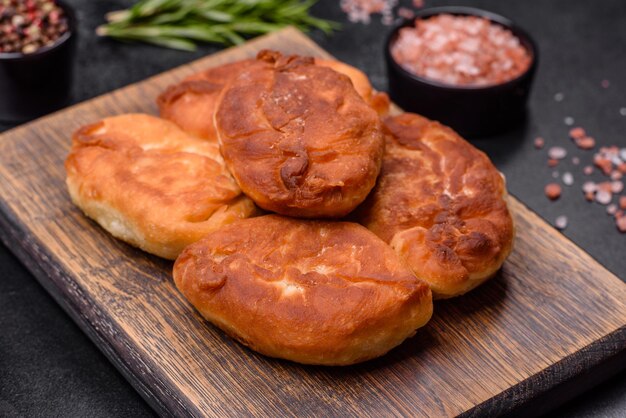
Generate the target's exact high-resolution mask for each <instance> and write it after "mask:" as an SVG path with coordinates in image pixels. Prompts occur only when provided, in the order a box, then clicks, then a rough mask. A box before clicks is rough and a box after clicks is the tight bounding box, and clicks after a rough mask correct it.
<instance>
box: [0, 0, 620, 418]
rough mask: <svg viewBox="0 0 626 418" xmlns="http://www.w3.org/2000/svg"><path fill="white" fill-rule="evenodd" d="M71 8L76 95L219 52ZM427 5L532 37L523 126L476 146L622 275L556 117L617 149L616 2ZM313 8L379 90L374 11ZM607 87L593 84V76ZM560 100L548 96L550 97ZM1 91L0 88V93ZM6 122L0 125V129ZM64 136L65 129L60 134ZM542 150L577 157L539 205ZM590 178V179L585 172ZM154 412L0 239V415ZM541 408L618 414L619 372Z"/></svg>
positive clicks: (464, 0) (335, 48)
mask: <svg viewBox="0 0 626 418" xmlns="http://www.w3.org/2000/svg"><path fill="white" fill-rule="evenodd" d="M66 2H67V3H69V4H71V5H72V6H74V7H75V8H76V10H77V12H78V18H79V22H80V27H79V35H80V42H79V52H78V55H77V60H76V79H75V84H74V87H75V88H74V99H73V101H74V102H80V101H83V100H86V99H89V98H91V97H95V96H98V95H100V94H103V93H106V92H108V91H110V90H112V89H115V88H118V87H122V86H125V85H127V84H130V83H134V82H136V81H139V80H142V79H144V78H146V77H148V76H151V75H154V74H157V73H159V72H162V71H164V70H167V69H170V68H172V67H176V66H178V65H181V64H184V63H186V62H189V61H192V60H194V59H196V58H198V57H200V56H204V55H206V54H209V53H211V52H214V51H216V50H218V49H219V48H216V47H213V46H203V47H202V48H200V49H199V50H198V51H197V52H195V53H185V52H178V51H170V50H165V49H159V48H155V47H150V46H145V45H131V44H125V43H120V42H115V41H110V40H104V39H97V38H96V36H95V35H94V33H93V31H94V29H95V27H96V26H97V25H98V24H100V23H101V22H102V20H103V15H104V14H105V13H106V12H108V11H111V10H116V9H120V8H124V7H127V6H128V5H129V4H131V3H132V1H121V0H118V1H105V0H66ZM426 4H427V6H437V5H448V4H455V5H469V6H475V7H482V8H484V9H488V10H491V11H494V12H496V13H500V14H503V15H505V16H507V17H510V18H512V19H513V20H514V21H516V22H517V23H519V24H520V25H521V26H522V27H524V28H526V29H527V30H528V31H529V32H530V33H531V34H532V35H533V36H534V37H535V38H536V40H537V42H538V44H539V49H540V54H541V59H540V65H539V71H538V73H537V77H536V83H535V87H534V91H533V94H532V97H531V101H530V112H529V118H528V121H527V123H526V124H525V126H524V127H522V128H519V129H516V130H515V131H513V132H510V133H508V134H504V135H501V136H499V137H496V138H491V139H483V140H480V141H475V144H476V145H478V146H479V147H481V148H482V149H484V150H485V151H486V152H487V153H488V154H489V155H490V156H491V157H492V159H493V160H494V162H495V163H496V165H497V166H498V167H499V168H500V169H501V170H502V171H503V172H504V173H505V174H506V176H507V181H508V185H509V191H510V192H511V193H512V194H513V195H515V196H517V197H518V198H519V199H520V200H521V201H523V202H524V203H525V204H527V205H528V206H529V207H530V208H532V209H533V210H535V211H536V212H537V213H539V214H540V215H541V216H542V217H544V218H545V219H547V220H548V221H549V222H553V221H554V218H555V217H556V216H558V215H561V214H564V215H567V216H568V218H569V220H570V225H569V227H568V228H567V229H566V230H565V231H564V233H565V235H566V236H567V237H568V238H570V239H572V240H573V241H574V242H576V243H577V244H578V245H580V246H581V247H582V248H584V249H585V250H586V251H588V252H589V253H590V254H591V255H592V256H593V257H595V258H596V259H597V260H598V261H600V262H601V263H602V264H604V265H605V266H606V267H607V268H608V269H609V270H611V271H612V272H614V273H615V274H616V275H617V276H619V277H620V278H621V279H622V280H626V234H619V233H618V232H617V230H616V229H615V225H614V224H613V223H612V221H611V219H610V218H609V217H608V216H606V215H605V214H604V208H602V207H599V205H597V204H589V203H587V202H585V201H584V199H583V198H582V193H581V192H580V185H581V184H582V177H583V176H582V173H581V171H580V170H581V168H582V166H583V165H585V164H586V163H590V162H591V156H592V153H590V152H582V151H579V150H577V149H575V147H573V146H572V144H571V142H570V141H569V140H568V139H567V132H568V129H569V128H568V127H567V126H565V124H564V123H563V119H564V118H565V117H566V116H570V117H573V118H574V119H575V121H576V124H577V125H579V124H580V125H582V126H583V127H585V128H586V129H587V130H588V132H589V133H590V134H592V135H593V136H594V137H595V138H596V140H597V141H598V144H599V145H611V144H616V145H619V146H621V147H626V117H624V116H621V115H620V113H619V110H620V108H622V107H626V2H624V1H622V0H604V1H601V2H588V1H582V0H576V1H572V0H570V1H568V0H550V1H539V0H531V1H529V0H515V1H506V2H503V1H498V0H456V1H435V0H430V1H429V0H427V1H426ZM314 11H315V14H316V15H318V16H321V17H328V18H332V19H335V20H341V21H343V22H344V26H343V30H342V31H341V32H339V33H336V34H335V35H334V36H332V37H325V36H324V35H322V34H320V33H313V34H312V36H313V38H314V39H315V40H316V41H317V42H318V43H320V44H321V45H322V46H323V47H324V48H326V49H327V50H329V51H330V52H331V53H333V54H334V55H336V56H337V57H338V58H340V59H342V60H344V61H346V62H348V63H350V64H353V65H355V66H357V67H359V68H361V69H363V70H364V71H365V72H366V73H367V74H368V75H369V76H370V78H371V80H372V82H373V83H374V85H375V86H376V87H377V88H379V89H383V90H384V89H385V87H386V79H385V69H384V61H383V58H382V43H383V40H384V38H385V36H386V34H387V32H388V31H389V30H390V28H389V27H385V26H382V25H381V24H380V23H379V22H380V19H379V18H377V17H374V19H373V22H372V23H371V24H370V25H369V26H364V25H361V24H350V23H347V22H345V17H344V16H343V14H342V13H341V11H340V9H339V0H328V1H320V3H319V4H318V5H316V6H315V9H314ZM605 79H606V80H609V81H610V87H609V88H607V89H605V88H602V87H601V81H602V80H605ZM559 92H561V93H563V94H564V100H563V101H561V102H556V101H555V100H554V99H553V97H554V95H555V94H556V93H559ZM0 94H1V92H0ZM8 128H10V126H7V125H0V131H1V130H5V129H8ZM68 134H69V133H68ZM538 135H540V136H543V137H544V138H545V139H546V142H547V144H548V145H556V144H559V145H563V146H564V147H566V148H567V149H568V151H569V152H570V157H571V156H574V155H576V156H579V157H580V158H581V160H582V162H581V166H580V167H575V166H573V165H572V163H571V160H569V158H568V160H567V161H566V162H565V163H562V164H561V165H562V166H561V167H559V168H557V170H558V171H560V172H561V173H562V172H564V171H566V170H568V171H571V172H572V173H573V174H574V176H575V181H576V183H575V185H574V186H572V187H570V188H568V187H564V194H563V197H562V198H561V199H560V200H559V201H557V202H555V203H551V202H549V201H548V200H547V199H546V198H545V197H544V195H543V192H542V190H543V187H544V185H545V184H546V183H547V182H549V181H550V180H551V173H552V171H553V170H552V169H549V168H548V167H547V166H546V163H545V162H546V159H545V150H544V152H540V151H536V150H535V149H534V148H533V145H532V139H533V138H534V137H535V136H538ZM594 178H596V179H599V178H600V177H594ZM150 415H153V412H152V411H151V409H150V408H149V406H148V405H147V404H146V403H145V402H144V401H143V400H142V399H141V398H140V397H139V396H138V395H137V394H136V393H135V391H134V390H133V388H132V387H131V386H130V385H129V384H128V383H127V382H126V381H125V380H124V378H123V377H122V376H121V375H120V374H119V373H118V372H117V371H116V370H115V369H114V367H113V366H112V365H111V364H110V363H109V362H108V361H107V360H106V358H105V357H104V356H103V355H102V354H101V353H100V352H99V351H98V349H97V347H96V346H95V345H93V344H92V343H91V342H90V341H89V340H88V338H87V337H86V336H85V335H84V334H83V333H82V332H81V331H80V329H79V328H78V327H77V326H76V325H75V324H74V323H73V322H72V321H71V319H70V318H69V317H68V316H67V315H66V314H65V313H64V312H63V311H62V310H61V309H60V308H59V307H58V306H57V305H56V303H55V302H54V301H53V300H52V298H51V297H50V296H49V295H48V294H47V293H46V292H45V291H44V290H43V288H42V287H41V286H40V285H39V284H38V283H37V282H36V281H35V279H34V278H33V276H32V275H31V274H30V273H29V272H28V271H27V270H26V269H25V268H24V267H23V266H22V265H21V264H20V263H19V261H18V260H17V259H16V258H15V257H14V256H13V255H12V254H11V253H10V250H9V249H7V248H6V247H5V246H4V245H0V417H5V416H7V417H13V416H26V417H48V416H59V417H67V416H70V417H74V416H76V417H86V416H89V417H118V416H123V417H126V416H127V417H141V416H150ZM550 415H556V416H563V417H591V416H594V417H596V416H600V417H623V416H626V375H625V374H624V373H621V374H620V375H618V376H617V377H615V378H613V379H611V380H609V381H607V382H605V383H603V384H601V385H600V386H598V387H596V388H595V389H593V390H591V391H589V392H587V393H585V394H583V395H581V396H579V397H577V398H576V399H574V400H573V401H571V402H569V403H567V404H565V405H563V406H562V407H561V408H559V409H558V410H556V411H554V412H553V413H551V414H550Z"/></svg>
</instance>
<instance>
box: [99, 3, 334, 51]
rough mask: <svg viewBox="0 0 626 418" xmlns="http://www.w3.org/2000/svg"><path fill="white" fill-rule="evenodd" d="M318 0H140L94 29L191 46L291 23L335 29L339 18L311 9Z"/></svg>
mask: <svg viewBox="0 0 626 418" xmlns="http://www.w3.org/2000/svg"><path fill="white" fill-rule="evenodd" d="M316 1H317V0H304V1H302V0H141V1H139V2H137V3H136V4H135V5H134V6H132V7H131V8H129V9H127V10H119V11H115V12H111V13H108V14H107V15H106V20H107V23H106V24H104V25H101V26H99V27H98V28H97V29H96V33H97V34H98V35H100V36H109V37H112V38H116V39H121V40H130V41H140V42H148V43H151V44H154V45H159V46H164V47H167V48H174V49H181V50H185V51H193V50H195V48H196V43H197V42H211V43H218V44H224V45H232V44H240V43H242V42H244V41H245V37H252V36H256V35H261V34H264V33H268V32H272V31H274V30H277V29H280V28H283V27H285V26H288V25H293V26H296V27H297V28H299V29H301V30H303V31H308V30H309V29H311V28H317V29H320V30H322V31H324V32H325V33H327V34H329V33H332V31H333V30H336V29H338V28H339V24H338V23H336V22H332V21H328V20H323V19H318V18H316V17H313V16H311V15H310V14H309V10H310V8H311V6H313V5H314V4H315V2H316Z"/></svg>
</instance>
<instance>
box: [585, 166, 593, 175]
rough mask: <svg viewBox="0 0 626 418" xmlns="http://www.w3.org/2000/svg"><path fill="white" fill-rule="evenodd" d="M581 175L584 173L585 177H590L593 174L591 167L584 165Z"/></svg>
mask: <svg viewBox="0 0 626 418" xmlns="http://www.w3.org/2000/svg"><path fill="white" fill-rule="evenodd" d="M583 173H585V175H586V176H589V175H591V173H593V167H592V166H590V165H586V166H585V168H583Z"/></svg>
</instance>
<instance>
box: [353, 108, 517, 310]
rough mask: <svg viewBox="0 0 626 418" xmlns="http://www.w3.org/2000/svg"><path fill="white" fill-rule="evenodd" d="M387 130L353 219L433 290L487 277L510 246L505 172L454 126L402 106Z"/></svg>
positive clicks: (463, 287) (464, 286) (455, 290)
mask: <svg viewBox="0 0 626 418" xmlns="http://www.w3.org/2000/svg"><path fill="white" fill-rule="evenodd" d="M385 126H386V128H387V131H388V135H387V144H386V150H385V156H384V159H383V168H382V170H381V174H380V177H379V180H378V184H377V186H376V188H375V189H374V191H373V192H372V193H371V195H370V196H369V197H368V199H367V200H366V201H365V203H364V204H363V205H362V206H361V207H359V209H358V210H357V211H356V212H355V219H356V220H358V221H359V222H360V223H362V224H363V225H365V226H366V227H367V228H369V229H370V230H371V231H373V232H374V233H375V234H376V235H378V236H379V237H380V238H382V239H383V240H384V241H385V242H388V243H389V244H390V245H391V246H392V247H393V248H394V249H395V250H396V252H397V253H398V254H400V255H401V256H402V257H403V258H404V259H405V260H406V261H407V263H408V265H409V266H410V267H411V269H412V270H413V272H414V273H415V274H416V275H417V277H419V278H421V279H422V280H424V281H426V282H427V283H429V284H430V286H431V288H432V290H433V295H434V296H435V298H447V297H452V296H457V295H460V294H463V293H465V292H467V291H469V290H471V289H473V288H474V287H476V286H478V285H479V284H481V283H482V282H483V281H485V280H486V279H488V278H490V277H492V276H493V275H494V274H495V273H496V271H497V270H498V269H499V268H500V266H501V265H502V263H503V262H504V260H505V258H506V257H507V256H508V254H509V253H510V251H511V248H512V244H513V235H514V229H513V221H512V219H511V215H510V214H509V211H508V209H507V205H506V201H505V195H506V187H505V183H504V180H503V178H502V175H501V174H500V173H499V172H498V170H497V169H496V168H495V167H494V166H493V164H492V163H491V161H490V160H489V158H488V157H487V156H486V155H485V154H484V153H483V152H481V151H479V150H477V149H476V148H474V147H473V146H472V145H470V144H469V143H468V142H466V141H465V140H463V139H462V138H461V137H460V136H459V135H457V134H456V133H455V132H454V131H453V130H452V129H450V128H448V127H446V126H443V125H441V124H439V123H438V122H434V121H431V120H428V119H426V118H424V117H421V116H419V115H415V114H410V113H405V114H402V115H400V116H396V117H390V118H388V119H386V120H385Z"/></svg>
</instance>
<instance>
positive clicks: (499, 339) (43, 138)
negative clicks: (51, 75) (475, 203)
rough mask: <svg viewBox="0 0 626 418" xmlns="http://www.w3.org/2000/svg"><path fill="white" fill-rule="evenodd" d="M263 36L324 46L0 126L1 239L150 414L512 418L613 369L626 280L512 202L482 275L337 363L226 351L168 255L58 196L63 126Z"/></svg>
mask: <svg viewBox="0 0 626 418" xmlns="http://www.w3.org/2000/svg"><path fill="white" fill-rule="evenodd" d="M263 48H273V49H278V50H281V51H283V52H285V53H297V54H304V55H317V56H328V54H327V53H325V52H324V51H323V50H322V49H320V48H319V47H318V46H317V45H315V44H314V43H313V42H312V41H311V40H310V39H308V38H307V37H305V36H304V35H303V34H301V33H300V32H298V31H297V30H295V29H286V30H284V31H282V32H278V33H275V34H272V35H269V36H266V37H263V38H258V39H256V40H254V41H251V42H249V43H247V44H245V45H243V46H240V47H237V48H233V49H229V50H226V51H224V52H221V53H218V54H215V55H212V56H209V57H206V58H204V59H201V60H199V61H197V62H194V63H192V64H190V65H186V66H183V67H180V68H177V69H175V70H172V71H169V72H167V73H164V74H161V75H159V76H157V77H153V78H151V79H148V80H146V81H143V82H141V83H137V84H134V85H132V86H129V87H126V88H123V89H120V90H116V91H114V92H112V93H109V94H107V95H105V96H102V97H99V98H96V99H93V100H90V101H88V102H85V103H82V104H79V105H77V106H74V107H72V108H69V109H66V110H64V111H61V112H59V113H56V114H53V115H51V116H48V117H45V118H43V119H40V120H37V121H35V122H33V123H30V124H28V125H26V126H22V127H19V128H17V129H14V130H12V131H10V132H7V133H5V134H4V135H2V136H1V137H0V225H1V226H2V228H1V232H0V235H1V236H2V239H3V241H4V242H5V243H6V245H7V246H8V247H9V248H11V249H12V250H13V251H14V252H15V253H16V254H17V255H18V256H19V257H20V259H21V260H22V261H23V262H24V263H25V264H26V265H27V266H28V268H29V269H30V270H31V271H32V272H33V273H34V275H35V276H36V277H37V278H38V280H39V281H40V282H41V283H42V285H43V286H44V287H45V288H46V289H47V290H48V291H49V292H50V293H51V294H52V295H53V296H54V297H55V299H56V300H57V301H58V302H59V303H60V304H61V305H62V306H63V307H64V308H65V309H66V310H67V312H69V313H70V315H71V316H72V317H73V318H74V320H76V322H77V323H78V324H79V325H80V326H81V327H82V329H83V330H84V331H85V332H86V333H87V334H88V335H89V336H90V337H91V338H92V339H93V341H94V342H95V343H96V344H97V345H98V346H99V347H100V349H101V350H102V351H103V352H104V353H105V354H106V355H107V356H108V357H109V359H110V360H111V361H112V362H113V363H114V364H115V365H116V366H117V367H118V368H119V369H120V370H121V371H122V373H123V374H124V375H125V376H126V377H127V378H128V380H130V382H131V383H132V384H133V385H134V386H135V388H136V389H137V390H138V391H139V392H140V393H141V394H142V395H143V396H144V398H145V399H146V400H147V401H148V402H149V403H150V404H151V405H152V406H153V407H154V408H155V409H156V410H157V411H158V412H159V413H161V414H163V415H177V416H184V415H190V416H203V415H211V416H226V415H237V416H239V415H244V414H250V415H267V416H278V415H296V414H297V415H306V416H328V415H342V416H344V415H359V416H362V415H367V416H398V415H404V416H442V415H444V416H450V415H457V414H465V415H468V416H470V415H495V414H503V413H510V414H525V415H528V414H535V413H539V412H541V411H544V410H545V408H547V407H549V406H552V405H554V404H555V403H558V402H560V401H563V400H564V399H566V398H567V396H573V395H575V394H576V393H578V392H579V391H580V390H581V389H583V388H585V387H586V386H588V385H589V384H591V383H593V382H595V381H597V380H599V379H601V378H604V377H606V376H607V375H608V374H609V373H610V372H611V371H613V372H615V371H617V370H619V368H623V367H624V359H625V356H624V353H625V352H626V350H625V347H626V332H625V330H626V328H625V325H626V285H625V284H624V283H622V282H621V281H620V280H619V279H618V278H617V277H615V276H614V275H613V274H611V273H610V272H608V271H607V270H606V269H605V268H603V267H602V266H601V265H600V264H598V263H597V262H596V261H595V260H593V259H592V258H591V257H590V256H589V255H588V254H586V253H585V252H584V251H582V250H581V249H580V248H578V247H577V246H576V245H574V244H573V243H572V242H570V241H568V240H567V239H566V238H565V237H563V235H561V234H560V233H558V232H557V231H555V230H554V229H553V228H552V227H550V226H549V225H548V224H546V222H544V221H543V220H541V219H540V218H539V217H538V216H537V215H536V214H534V213H533V212H531V211H530V210H529V209H527V208H526V207H525V206H524V205H523V204H521V203H520V202H519V201H517V200H516V199H515V198H510V207H511V210H512V212H513V214H514V218H515V222H516V225H517V239H516V242H515V250H514V251H513V253H512V254H511V256H510V258H509V259H508V260H507V262H506V263H505V265H504V267H503V269H502V271H501V273H500V274H499V275H498V276H497V277H496V278H495V279H494V280H492V281H490V282H488V283H487V284H485V285H484V286H482V287H481V288H479V289H477V290H476V291H474V292H471V293H470V294H468V295H466V296H463V297H460V298H457V299H453V300H449V301H441V302H437V303H436V305H435V315H434V317H433V320H432V321H431V322H430V323H429V324H428V325H427V326H426V327H425V328H423V329H421V330H420V331H419V332H418V333H417V335H416V336H415V337H414V338H411V339H409V340H408V341H406V342H405V343H404V344H402V345H401V346H400V347H398V348H397V349H395V350H393V351H392V352H391V353H389V354H388V355H386V356H384V357H383V358H380V359H377V360H374V361H370V362H368V363H365V364H362V365H357V366H352V367H343V368H325V367H310V366H301V365H298V364H294V363H290V362H286V361H279V360H274V359H270V358H265V357H263V356H260V355H257V354H256V353H254V352H252V351H250V350H248V349H246V348H244V347H242V346H241V345H239V344H237V343H236V342H234V341H232V340H231V339H229V338H228V337H226V336H225V335H224V334H223V333H222V332H221V331H219V330H217V329H216V328H214V327H213V326H211V325H210V324H208V323H207V322H205V321H204V320H202V318H201V317H200V316H199V315H198V314H197V313H196V312H195V311H194V310H193V309H192V307H191V306H190V305H189V304H188V303H187V302H186V301H185V300H184V299H183V298H182V296H181V295H180V294H179V293H178V292H177V290H176V289H175V287H174V284H173V282H172V278H171V268H172V263H171V262H166V261H163V260H160V259H157V258H156V257H151V256H148V255H146V254H144V253H142V252H141V251H139V250H136V249H134V248H131V247H130V246H127V245H125V244H123V243H121V242H119V241H116V240H115V239H113V238H111V237H110V236H109V235H108V234H107V233H105V232H104V231H103V230H102V229H100V228H99V227H98V226H97V225H96V224H95V223H93V222H91V221H89V220H88V219H86V218H85V217H84V216H83V215H82V214H81V213H80V211H79V210H78V209H76V208H75V207H73V206H72V204H71V203H70V200H69V197H68V194H67V192H66V188H65V172H64V169H63V161H64V159H65V156H66V154H67V152H68V149H69V146H70V134H71V133H72V132H73V131H74V130H75V129H76V128H78V127H79V126H81V125H83V124H86V123H91V122H95V121H97V120H98V119H100V118H104V117H107V116H112V115H115V114H120V113H127V112H149V113H155V110H156V109H155V105H154V100H155V98H156V96H157V95H158V94H159V93H160V92H161V91H162V90H163V89H164V88H165V87H166V86H167V85H169V84H170V83H173V82H176V81H178V80H181V79H182V78H183V77H184V76H186V75H188V74H191V73H192V72H195V71H198V70H201V69H203V68H205V67H209V66H214V65H218V64H223V63H225V62H228V61H233V60H236V59H242V58H246V57H252V56H254V55H255V54H256V52H257V51H259V50H260V49H263ZM129 197H130V198H132V196H129ZM35 308H36V307H35ZM576 378H577V380H576ZM572 379H574V380H572Z"/></svg>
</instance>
